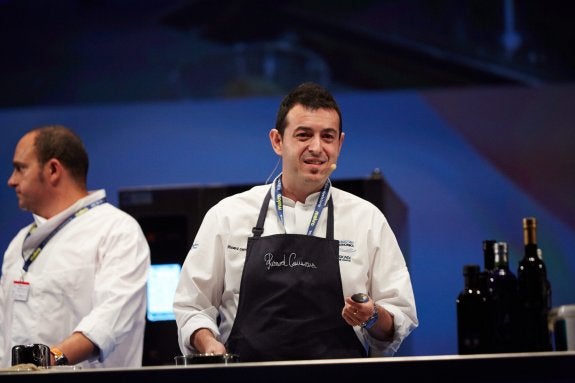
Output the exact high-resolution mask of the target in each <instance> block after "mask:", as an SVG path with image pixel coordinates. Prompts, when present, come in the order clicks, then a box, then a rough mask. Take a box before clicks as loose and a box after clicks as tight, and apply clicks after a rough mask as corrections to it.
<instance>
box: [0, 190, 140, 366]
mask: <svg viewBox="0 0 575 383" xmlns="http://www.w3.org/2000/svg"><path fill="white" fill-rule="evenodd" d="M105 195H106V194H105V191H104V190H98V191H95V192H92V193H90V194H89V195H88V196H87V197H85V198H82V199H81V200H79V201H78V202H76V203H75V204H74V205H73V206H70V207H69V208H68V209H66V210H65V211H63V212H61V213H59V214H58V215H56V216H54V217H52V218H50V219H48V220H45V219H43V218H41V217H34V221H35V223H36V225H37V226H38V227H37V228H36V229H35V230H34V231H33V232H32V233H31V234H30V236H29V237H28V238H27V239H26V241H24V238H26V236H27V234H28V232H29V229H30V227H31V225H29V226H28V227H25V228H23V229H22V230H20V232H19V233H18V234H17V235H16V237H15V238H14V239H13V240H12V241H11V243H10V245H9V246H8V249H7V250H6V252H5V254H4V263H3V266H2V277H1V280H0V321H1V323H2V326H1V328H0V366H2V367H7V366H10V364H11V348H12V346H14V345H17V344H30V343H43V344H46V345H48V346H53V345H55V344H58V343H60V342H61V341H62V340H64V339H65V338H67V337H68V336H70V335H71V334H72V333H73V332H75V331H79V332H82V333H83V334H84V335H85V336H87V337H88V338H89V339H90V340H91V341H92V342H94V343H95V344H96V345H97V346H98V347H99V349H100V355H99V357H98V359H94V360H89V361H86V362H83V363H81V365H82V366H84V367H138V366H141V365H142V353H143V336H144V326H145V311H146V280H147V273H148V269H149V264H150V249H149V246H148V243H147V241H146V239H145V237H144V235H143V233H142V230H141V228H140V226H139V225H138V223H137V221H136V220H135V219H134V218H132V217H131V216H130V215H128V214H126V213H124V212H123V211H121V210H119V209H117V208H116V207H114V206H112V205H110V204H108V203H104V204H102V205H99V206H96V207H94V208H92V209H90V210H89V211H87V212H86V213H84V214H82V215H79V216H78V217H76V218H74V219H73V220H72V221H70V222H69V223H68V224H67V225H66V226H64V227H63V228H62V229H61V230H60V231H59V232H57V234H56V235H55V236H54V237H53V238H52V239H51V240H50V241H49V242H48V243H47V244H46V246H45V247H44V249H43V250H42V251H41V252H40V254H39V255H38V257H37V258H36V260H35V261H34V262H33V263H32V264H31V265H30V267H29V269H28V272H27V273H25V274H24V275H23V279H24V280H25V281H26V282H28V283H29V284H30V289H29V295H28V299H27V300H26V301H19V300H14V299H13V297H12V290H13V285H14V280H18V279H20V278H22V274H23V270H22V266H23V263H24V257H25V258H27V257H28V256H29V254H30V253H31V252H32V251H33V250H34V249H35V248H36V246H38V244H39V243H40V242H41V241H42V239H43V238H45V236H46V235H47V234H49V233H50V232H51V231H52V230H53V229H54V228H55V227H57V226H58V225H59V224H60V222H62V221H64V220H65V219H66V218H67V217H69V216H70V215H71V214H73V213H74V212H75V211H77V210H78V209H79V208H81V207H83V206H87V205H89V204H90V203H92V202H94V201H96V200H98V199H101V198H104V197H105ZM23 244H24V246H23ZM23 247H24V249H23ZM23 254H24V257H23Z"/></svg>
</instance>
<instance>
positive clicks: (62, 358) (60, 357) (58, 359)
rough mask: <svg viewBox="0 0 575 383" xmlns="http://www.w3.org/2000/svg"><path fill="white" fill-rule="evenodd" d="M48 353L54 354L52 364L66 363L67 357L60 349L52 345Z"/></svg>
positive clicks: (60, 364)
mask: <svg viewBox="0 0 575 383" xmlns="http://www.w3.org/2000/svg"><path fill="white" fill-rule="evenodd" d="M50 354H52V355H54V364H55V365H56V366H65V365H67V364H68V358H66V355H64V353H63V352H62V351H60V349H59V348H57V347H52V348H51V349H50Z"/></svg>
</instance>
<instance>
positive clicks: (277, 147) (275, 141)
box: [270, 129, 283, 156]
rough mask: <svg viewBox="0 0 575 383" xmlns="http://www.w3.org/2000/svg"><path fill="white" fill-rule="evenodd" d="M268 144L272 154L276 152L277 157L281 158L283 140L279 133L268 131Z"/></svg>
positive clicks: (274, 130)
mask: <svg viewBox="0 0 575 383" xmlns="http://www.w3.org/2000/svg"><path fill="white" fill-rule="evenodd" d="M270 142H271V144H272V148H273V150H274V152H276V154H277V155H278V156H281V155H282V144H283V140H282V136H281V134H280V132H279V131H278V130H277V129H272V130H270Z"/></svg>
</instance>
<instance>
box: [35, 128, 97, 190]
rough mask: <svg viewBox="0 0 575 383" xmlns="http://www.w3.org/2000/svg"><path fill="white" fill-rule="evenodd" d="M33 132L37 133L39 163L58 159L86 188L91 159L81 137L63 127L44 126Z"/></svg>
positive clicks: (36, 144) (36, 142)
mask: <svg viewBox="0 0 575 383" xmlns="http://www.w3.org/2000/svg"><path fill="white" fill-rule="evenodd" d="M32 132H36V138H35V140H34V146H35V148H36V156H37V157H38V162H39V163H40V164H41V165H44V164H46V163H47V162H48V161H49V160H50V159H52V158H55V159H57V160H58V161H60V162H61V163H62V165H63V166H64V167H65V168H66V169H68V171H69V172H70V174H71V175H72V177H73V178H74V179H75V180H76V181H77V182H78V183H80V184H81V185H83V186H84V187H85V186H86V180H87V177H88V167H89V159H88V153H87V152H86V148H85V147H84V144H83V142H82V140H81V139H80V137H78V135H76V133H74V132H73V131H72V130H70V129H68V128H66V127H64V126H62V125H50V126H44V127H41V128H36V129H33V130H32Z"/></svg>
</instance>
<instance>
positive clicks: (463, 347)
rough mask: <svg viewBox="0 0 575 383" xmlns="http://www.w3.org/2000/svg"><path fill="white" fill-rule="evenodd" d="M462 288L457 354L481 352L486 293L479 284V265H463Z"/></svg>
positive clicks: (458, 302)
mask: <svg viewBox="0 0 575 383" xmlns="http://www.w3.org/2000/svg"><path fill="white" fill-rule="evenodd" d="M463 277H464V288H463V290H462V291H461V292H460V293H459V294H458V296H457V300H456V306H457V350H458V352H459V354H462V355H464V354H482V353H487V352H489V348H488V347H487V344H486V343H487V341H488V334H487V328H488V327H487V325H486V317H487V295H486V293H485V291H484V290H483V289H482V286H481V273H480V269H479V265H465V266H463Z"/></svg>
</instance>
